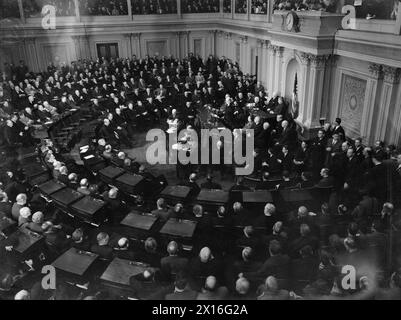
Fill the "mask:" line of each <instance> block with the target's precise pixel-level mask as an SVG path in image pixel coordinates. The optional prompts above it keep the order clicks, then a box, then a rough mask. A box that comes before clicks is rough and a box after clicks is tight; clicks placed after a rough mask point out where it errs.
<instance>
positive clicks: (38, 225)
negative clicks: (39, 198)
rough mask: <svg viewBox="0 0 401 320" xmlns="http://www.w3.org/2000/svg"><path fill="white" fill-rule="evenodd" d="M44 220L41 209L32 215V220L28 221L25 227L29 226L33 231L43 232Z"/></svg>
mask: <svg viewBox="0 0 401 320" xmlns="http://www.w3.org/2000/svg"><path fill="white" fill-rule="evenodd" d="M43 221H44V215H43V212H40V211H38V212H35V213H34V214H33V215H32V221H31V222H28V223H27V224H26V225H25V228H27V229H28V230H31V231H33V232H36V233H39V234H41V233H42V232H43V230H42V224H43Z"/></svg>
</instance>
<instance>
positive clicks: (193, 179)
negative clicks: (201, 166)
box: [182, 173, 201, 196]
mask: <svg viewBox="0 0 401 320" xmlns="http://www.w3.org/2000/svg"><path fill="white" fill-rule="evenodd" d="M196 180H197V176H196V173H192V174H191V175H190V176H189V180H188V181H187V182H184V183H183V184H182V185H183V186H186V187H189V188H191V196H197V195H198V194H199V192H200V191H201V188H199V185H198V184H197V183H196Z"/></svg>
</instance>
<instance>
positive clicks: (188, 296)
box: [165, 277, 198, 301]
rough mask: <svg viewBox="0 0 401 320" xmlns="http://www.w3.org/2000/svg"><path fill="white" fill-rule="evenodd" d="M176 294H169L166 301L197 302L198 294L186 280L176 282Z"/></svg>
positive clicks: (181, 279)
mask: <svg viewBox="0 0 401 320" xmlns="http://www.w3.org/2000/svg"><path fill="white" fill-rule="evenodd" d="M174 286H175V288H174V292H173V293H170V294H167V295H166V297H165V299H166V300H191V301H192V300H195V299H196V297H197V296H198V293H197V292H196V291H194V290H192V289H191V288H190V287H189V285H188V281H187V279H185V278H182V277H181V278H180V279H178V280H176V281H175V283H174Z"/></svg>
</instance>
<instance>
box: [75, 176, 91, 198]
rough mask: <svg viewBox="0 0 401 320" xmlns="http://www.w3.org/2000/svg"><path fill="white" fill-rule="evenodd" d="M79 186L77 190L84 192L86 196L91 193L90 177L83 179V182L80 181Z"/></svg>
mask: <svg viewBox="0 0 401 320" xmlns="http://www.w3.org/2000/svg"><path fill="white" fill-rule="evenodd" d="M79 185H80V186H79V188H78V189H77V191H78V192H79V193H82V194H83V195H85V196H89V195H90V194H91V192H90V190H89V181H88V179H82V180H81V182H80V183H79Z"/></svg>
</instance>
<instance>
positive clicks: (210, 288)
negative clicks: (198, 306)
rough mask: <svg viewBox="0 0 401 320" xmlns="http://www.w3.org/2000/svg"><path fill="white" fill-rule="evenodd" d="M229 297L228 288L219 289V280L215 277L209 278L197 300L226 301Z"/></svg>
mask: <svg viewBox="0 0 401 320" xmlns="http://www.w3.org/2000/svg"><path fill="white" fill-rule="evenodd" d="M227 295H228V289H227V288H226V287H218V286H217V279H216V277H214V276H210V277H207V279H206V281H205V285H204V287H203V288H202V291H201V292H200V293H199V294H198V296H197V298H196V300H224V299H225V298H226V297H227Z"/></svg>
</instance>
